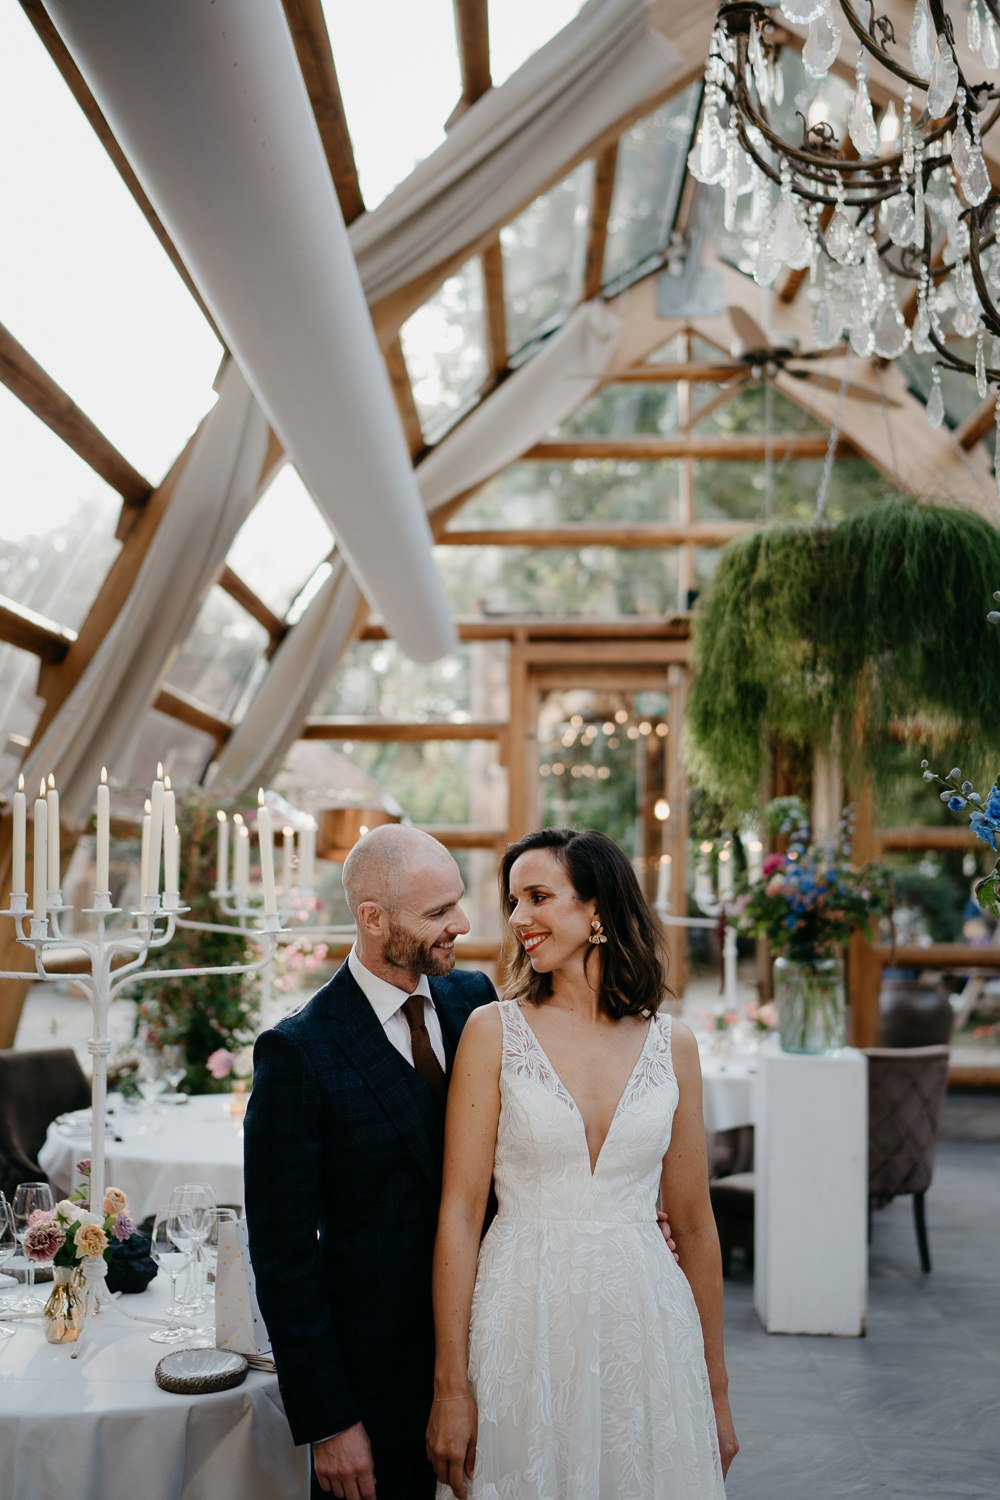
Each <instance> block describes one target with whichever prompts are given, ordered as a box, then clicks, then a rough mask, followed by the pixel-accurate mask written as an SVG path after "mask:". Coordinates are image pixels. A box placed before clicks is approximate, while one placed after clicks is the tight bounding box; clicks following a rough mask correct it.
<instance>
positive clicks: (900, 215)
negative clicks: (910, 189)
mask: <svg viewBox="0 0 1000 1500" xmlns="http://www.w3.org/2000/svg"><path fill="white" fill-rule="evenodd" d="M887 208H888V214H887V216H886V219H885V221H884V222H885V226H886V233H887V234H888V236H889V238H890V239H891V240H892V243H893V244H894V245H899V246H900V247H902V246H904V245H909V244H912V242H913V236H914V233H915V231H916V227H917V221H916V218H915V216H914V213H913V200H912V198H911V197H910V195H909V193H900V194H899V195H898V196H897V197H895V198H891V199H890V200H889V204H888V205H887Z"/></svg>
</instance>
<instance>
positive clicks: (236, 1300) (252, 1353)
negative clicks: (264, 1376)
mask: <svg viewBox="0 0 1000 1500" xmlns="http://www.w3.org/2000/svg"><path fill="white" fill-rule="evenodd" d="M215 1342H216V1345H217V1347H218V1348H220V1349H232V1350H234V1351H235V1352H236V1353H237V1354H243V1355H245V1356H246V1358H247V1359H248V1360H250V1361H252V1362H254V1363H256V1362H257V1361H258V1360H259V1359H260V1358H261V1357H262V1356H264V1355H269V1354H270V1353H271V1340H270V1339H269V1338H268V1336H267V1329H266V1328H265V1327H264V1319H263V1318H262V1317H261V1315H260V1308H259V1307H258V1306H257V1292H256V1286H255V1282H254V1274H253V1266H252V1265H251V1264H250V1251H249V1247H248V1243H247V1221H246V1219H237V1220H236V1221H235V1222H233V1221H232V1220H227V1221H225V1222H224V1223H221V1224H220V1225H219V1259H218V1264H217V1266H216V1270H215ZM257 1367H258V1368H264V1367H263V1366H260V1365H258V1366H257Z"/></svg>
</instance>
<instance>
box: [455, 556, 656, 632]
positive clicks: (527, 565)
mask: <svg viewBox="0 0 1000 1500" xmlns="http://www.w3.org/2000/svg"><path fill="white" fill-rule="evenodd" d="M435 555H436V558H437V562H438V566H439V568H440V570H441V576H442V578H443V579H444V584H445V589H446V590H447V593H448V600H449V602H450V604H451V606H452V609H453V610H454V611H455V613H456V614H459V615H478V614H486V615H505V614H533V615H554V616H556V617H558V618H562V617H566V616H572V615H661V614H672V613H673V612H674V611H675V610H676V608H677V554H676V552H675V551H674V550H671V549H658V550H655V551H654V550H652V549H650V550H639V549H636V550H634V551H632V550H624V549H622V550H617V549H615V548H613V547H580V548H568V547H546V548H532V547H452V548H447V547H438V548H437V549H436V554H435Z"/></svg>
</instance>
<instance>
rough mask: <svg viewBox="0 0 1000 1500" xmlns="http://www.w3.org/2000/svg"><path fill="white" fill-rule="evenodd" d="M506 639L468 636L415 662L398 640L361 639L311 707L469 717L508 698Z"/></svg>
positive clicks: (322, 711)
mask: <svg viewBox="0 0 1000 1500" xmlns="http://www.w3.org/2000/svg"><path fill="white" fill-rule="evenodd" d="M507 655H508V647H507V643H506V642H505V641H468V642H465V643H463V644H462V645H460V646H459V647H458V649H457V650H455V651H452V652H449V654H448V655H447V656H443V657H441V659H440V660H439V661H435V662H430V663H429V664H426V665H424V664H421V663H419V662H412V661H410V660H409V658H408V657H407V656H405V655H404V654H403V652H402V651H401V650H400V649H399V647H398V646H397V644H396V642H395V641H358V642H357V643H356V644H355V645H353V646H352V647H351V648H350V650H348V651H347V652H346V653H345V655H344V657H343V659H342V660H341V661H340V662H339V663H338V666H337V670H336V673H335V674H334V677H333V680H332V681H331V682H330V683H329V684H328V686H327V687H326V689H325V690H324V692H323V693H322V695H321V696H320V698H319V700H318V701H317V703H316V705H315V706H314V708H313V710H312V712H313V713H314V714H317V715H320V716H323V715H340V716H342V717H344V718H370V719H386V720H389V721H391V720H394V719H396V720H404V721H406V720H434V719H450V720H456V721H461V720H466V721H467V720H469V719H480V718H483V719H492V718H494V717H496V705H497V703H505V702H506V693H507Z"/></svg>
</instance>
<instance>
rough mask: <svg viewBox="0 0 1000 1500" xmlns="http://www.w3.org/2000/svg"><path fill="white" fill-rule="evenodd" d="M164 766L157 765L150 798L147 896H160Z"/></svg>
mask: <svg viewBox="0 0 1000 1500" xmlns="http://www.w3.org/2000/svg"><path fill="white" fill-rule="evenodd" d="M164 791H165V789H164V785H163V766H162V765H160V764H157V767H156V780H155V781H154V782H153V787H152V792H151V793H150V798H149V885H148V886H147V888H146V894H147V896H158V895H159V894H160V851H161V849H162V847H163V798H164Z"/></svg>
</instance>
